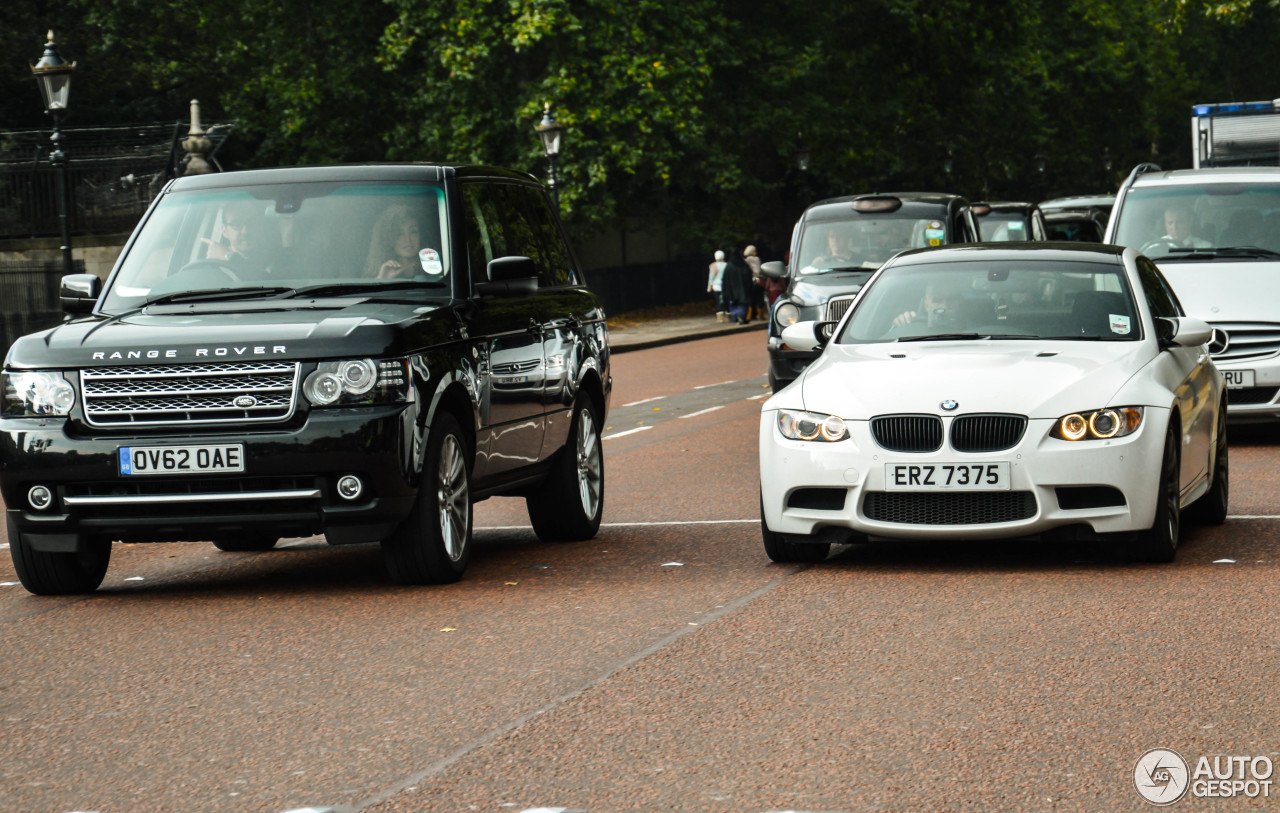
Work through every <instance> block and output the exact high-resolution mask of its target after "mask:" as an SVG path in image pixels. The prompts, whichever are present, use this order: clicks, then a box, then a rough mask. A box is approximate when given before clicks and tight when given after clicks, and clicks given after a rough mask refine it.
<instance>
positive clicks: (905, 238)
mask: <svg viewBox="0 0 1280 813" xmlns="http://www.w3.org/2000/svg"><path fill="white" fill-rule="evenodd" d="M947 242H950V241H949V240H948V239H947V228H946V223H945V222H944V221H943V220H942V219H940V218H939V219H933V218H920V217H908V216H906V215H903V214H897V215H893V214H888V215H875V216H868V215H862V216H859V217H858V218H857V219H852V220H835V221H821V220H819V221H815V222H812V223H810V224H808V225H807V226H806V227H805V230H804V233H803V234H802V235H801V236H800V251H799V262H797V263H795V264H794V267H795V268H796V273H797V274H799V275H800V276H805V275H808V274H826V273H829V272H831V271H841V270H845V271H847V270H869V271H874V270H875V269H877V268H879V267H880V266H881V265H883V264H884V261H885V260H887V259H889V258H890V257H892V256H893V255H895V254H897V253H898V252H900V251H905V250H906V249H909V248H925V247H927V246H938V245H942V244H944V243H947Z"/></svg>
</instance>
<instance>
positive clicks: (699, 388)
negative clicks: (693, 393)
mask: <svg viewBox="0 0 1280 813" xmlns="http://www.w3.org/2000/svg"><path fill="white" fill-rule="evenodd" d="M739 381H746V379H745V378H739V379H736V380H734V381H721V382H720V383H719V384H700V385H699V386H696V387H694V389H695V390H705V389H707V388H708V387H723V386H724V385H725V384H737V383H738V382H739Z"/></svg>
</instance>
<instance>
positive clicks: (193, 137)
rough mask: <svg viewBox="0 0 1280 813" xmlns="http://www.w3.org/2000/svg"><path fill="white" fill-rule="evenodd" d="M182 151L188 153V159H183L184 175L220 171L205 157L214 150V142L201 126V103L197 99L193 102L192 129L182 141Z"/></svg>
mask: <svg viewBox="0 0 1280 813" xmlns="http://www.w3.org/2000/svg"><path fill="white" fill-rule="evenodd" d="M182 149H183V150H185V151H186V153H187V157H186V158H184V159H182V174H183V175H208V174H209V173H211V172H217V171H218V170H217V169H215V168H214V167H213V165H212V164H210V163H209V160H208V159H207V158H206V157H205V156H207V155H208V154H209V152H210V151H211V150H213V142H212V141H210V140H209V137H208V136H206V135H205V134H204V129H203V128H202V127H201V126H200V102H199V100H197V99H192V100H191V129H190V130H188V131H187V137H186V138H184V139H183V140H182Z"/></svg>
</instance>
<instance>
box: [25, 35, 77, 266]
mask: <svg viewBox="0 0 1280 813" xmlns="http://www.w3.org/2000/svg"><path fill="white" fill-rule="evenodd" d="M75 69H76V63H74V62H72V63H70V64H67V63H66V62H63V61H62V57H61V56H59V55H58V45H57V43H55V42H54V41H53V31H50V32H49V41H48V42H46V43H45V44H44V55H43V56H41V57H40V61H39V62H37V63H36V64H34V65H32V66H31V73H32V74H34V75H35V78H36V84H37V85H39V86H40V94H41V95H42V96H43V97H44V108H45V111H46V112H48V113H49V114H50V115H51V116H53V135H52V136H50V137H49V140H50V141H52V142H53V151H52V152H50V153H49V162H50V163H52V164H53V166H54V167H55V168H56V169H57V170H58V224H59V226H61V228H62V267H63V273H64V274H74V273H75V266H74V265H73V264H72V262H71V226H70V224H69V223H68V222H67V154H66V153H64V152H63V151H62V131H61V130H60V129H59V128H58V116H59V114H60V113H61V112H62V111H64V110H66V109H67V99H68V98H69V97H70V96H71V72H72V71H74V70H75Z"/></svg>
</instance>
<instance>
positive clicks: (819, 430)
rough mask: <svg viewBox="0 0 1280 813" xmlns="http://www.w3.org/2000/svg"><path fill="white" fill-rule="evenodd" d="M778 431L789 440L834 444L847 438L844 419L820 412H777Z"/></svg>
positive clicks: (795, 410)
mask: <svg viewBox="0 0 1280 813" xmlns="http://www.w3.org/2000/svg"><path fill="white" fill-rule="evenodd" d="M778 431H779V432H781V433H782V436H783V437H784V438H790V439H791V440H816V441H819V442H826V443H835V442H836V441H838V440H844V439H845V438H847V437H849V430H848V428H847V427H845V425H844V419H843V418H841V417H839V416H838V415H824V414H822V413H821V412H802V411H800V410H797V409H780V410H778Z"/></svg>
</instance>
